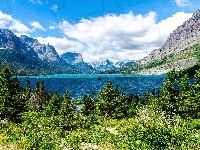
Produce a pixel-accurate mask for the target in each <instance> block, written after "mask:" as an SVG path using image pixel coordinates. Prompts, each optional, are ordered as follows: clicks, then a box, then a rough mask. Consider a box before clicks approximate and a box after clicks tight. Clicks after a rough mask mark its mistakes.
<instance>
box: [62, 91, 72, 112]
mask: <svg viewBox="0 0 200 150" xmlns="http://www.w3.org/2000/svg"><path fill="white" fill-rule="evenodd" d="M73 112H74V105H73V103H72V99H71V98H70V95H69V91H68V90H66V93H65V94H64V95H63V100H62V102H61V107H60V111H59V113H60V114H61V115H63V116H67V115H70V114H71V113H73Z"/></svg>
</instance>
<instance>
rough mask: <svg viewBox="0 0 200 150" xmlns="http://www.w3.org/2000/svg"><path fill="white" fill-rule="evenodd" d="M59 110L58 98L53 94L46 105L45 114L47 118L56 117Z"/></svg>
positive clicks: (56, 94)
mask: <svg viewBox="0 0 200 150" xmlns="http://www.w3.org/2000/svg"><path fill="white" fill-rule="evenodd" d="M59 109H60V98H59V96H58V93H54V94H53V96H52V97H51V98H50V100H49V101H48V102H47V104H46V107H45V114H46V115H47V116H56V115H58V112H59Z"/></svg>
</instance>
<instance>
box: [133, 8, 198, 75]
mask: <svg viewBox="0 0 200 150" xmlns="http://www.w3.org/2000/svg"><path fill="white" fill-rule="evenodd" d="M199 42H200V10H197V11H196V12H195V13H194V14H193V15H192V17H191V18H190V19H188V20H187V21H185V22H184V23H183V24H182V25H181V26H179V27H178V28H177V29H176V30H174V31H173V32H172V33H171V34H170V36H169V37H168V38H167V40H166V42H165V44H164V45H163V46H162V47H161V48H159V49H156V50H154V51H152V52H151V53H150V54H149V55H148V56H146V57H144V58H143V59H141V60H140V61H139V62H138V63H137V66H135V67H134V69H133V72H134V71H135V72H137V73H147V74H148V73H150V74H152V73H155V74H163V73H166V72H168V71H169V70H171V69H173V68H175V69H177V70H182V69H184V68H188V67H192V66H194V65H196V64H197V63H198V58H197V53H198V50H199V49H198V43H199ZM195 44H196V45H195ZM192 46H194V47H195V46H196V47H197V48H196V49H194V47H192Z"/></svg>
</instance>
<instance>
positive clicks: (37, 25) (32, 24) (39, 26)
mask: <svg viewBox="0 0 200 150" xmlns="http://www.w3.org/2000/svg"><path fill="white" fill-rule="evenodd" d="M30 25H31V26H32V27H33V30H35V29H40V30H42V31H46V30H45V29H44V27H43V26H42V25H41V24H40V23H39V22H38V21H32V22H31V23H30Z"/></svg>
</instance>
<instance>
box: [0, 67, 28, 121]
mask: <svg viewBox="0 0 200 150" xmlns="http://www.w3.org/2000/svg"><path fill="white" fill-rule="evenodd" d="M0 87H1V89H0V114H1V115H0V117H1V118H7V119H9V120H13V121H16V120H17V119H18V118H19V115H20V113H21V112H23V111H25V106H26V101H25V97H24V96H23V94H22V93H23V88H22V87H21V86H20V82H19V80H18V78H17V77H13V73H12V71H11V70H10V69H9V68H8V67H5V68H3V69H2V71H1V72H0Z"/></svg>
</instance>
